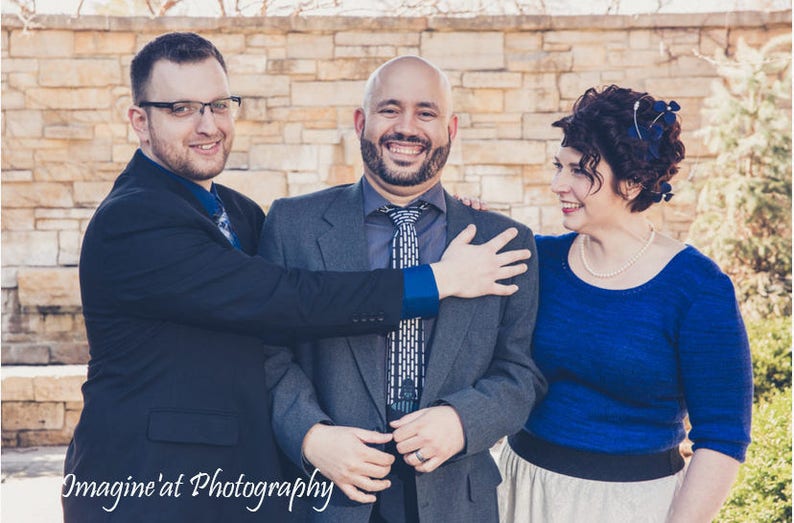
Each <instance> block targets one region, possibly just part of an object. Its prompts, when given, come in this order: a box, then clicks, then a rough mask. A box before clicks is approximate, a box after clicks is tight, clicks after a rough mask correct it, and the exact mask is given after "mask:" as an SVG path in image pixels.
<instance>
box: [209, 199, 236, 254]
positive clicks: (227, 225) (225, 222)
mask: <svg viewBox="0 0 794 523" xmlns="http://www.w3.org/2000/svg"><path fill="white" fill-rule="evenodd" d="M215 200H216V201H217V202H218V210H217V211H215V214H213V215H212V220H213V221H214V222H215V225H217V226H218V229H220V230H221V233H223V235H224V236H226V239H227V240H229V243H231V244H232V245H233V246H234V248H235V249H239V248H240V240H239V239H238V238H237V235H236V234H235V233H234V229H232V222H230V221H229V215H228V214H226V208H225V207H224V206H223V202H222V201H221V199H220V198H219V197H218V196H217V195H215Z"/></svg>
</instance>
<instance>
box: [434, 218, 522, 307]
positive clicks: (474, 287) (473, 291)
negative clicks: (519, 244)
mask: <svg viewBox="0 0 794 523" xmlns="http://www.w3.org/2000/svg"><path fill="white" fill-rule="evenodd" d="M476 232H477V228H476V227H475V226H474V225H469V226H468V227H466V228H465V229H463V231H461V233H460V234H458V235H457V236H456V237H455V239H454V240H452V241H451V242H450V244H449V245H448V246H447V250H446V251H444V254H443V255H442V256H441V261H439V262H436V263H433V264H431V265H430V267H431V268H432V269H433V276H435V278H436V286H437V287H438V297H439V298H440V299H443V298H446V297H448V296H457V297H459V298H476V297H478V296H485V295H486V294H495V295H496V296H510V295H511V294H513V293H514V292H516V291H517V290H518V286H517V285H504V284H500V283H497V282H498V281H500V280H507V279H509V278H512V277H513V276H518V275H519V274H521V273H523V272H526V270H527V266H526V264H524V263H519V264H515V265H511V264H513V263H515V262H517V261H520V260H526V259H527V258H529V257H530V255H531V253H530V252H529V250H528V249H519V250H515V251H505V252H502V253H499V250H501V249H502V248H503V247H504V246H505V245H507V244H508V243H509V242H510V240H512V239H513V238H515V237H516V235H517V234H518V230H516V229H515V227H510V228H509V229H505V230H504V231H502V232H501V233H499V234H497V235H496V236H494V237H493V238H491V239H490V240H489V241H488V242H486V243H483V244H482V245H471V244H470V242H471V240H472V239H473V238H474V235H475V233H476ZM497 253H498V254H497Z"/></svg>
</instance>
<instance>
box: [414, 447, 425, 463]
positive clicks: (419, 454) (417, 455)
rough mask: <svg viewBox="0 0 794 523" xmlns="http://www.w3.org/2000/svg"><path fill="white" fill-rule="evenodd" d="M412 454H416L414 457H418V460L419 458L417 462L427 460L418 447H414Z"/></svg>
mask: <svg viewBox="0 0 794 523" xmlns="http://www.w3.org/2000/svg"><path fill="white" fill-rule="evenodd" d="M414 456H416V459H418V460H419V463H424V462H425V461H427V459H428V458H426V457H424V456H422V451H421V450H419V449H416V450H415V451H414Z"/></svg>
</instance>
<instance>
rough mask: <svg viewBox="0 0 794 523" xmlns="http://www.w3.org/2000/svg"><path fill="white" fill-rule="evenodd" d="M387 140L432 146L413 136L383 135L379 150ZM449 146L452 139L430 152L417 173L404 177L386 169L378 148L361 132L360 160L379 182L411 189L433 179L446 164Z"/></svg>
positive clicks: (403, 173) (400, 173)
mask: <svg viewBox="0 0 794 523" xmlns="http://www.w3.org/2000/svg"><path fill="white" fill-rule="evenodd" d="M388 140H399V141H403V142H414V143H420V144H422V145H424V146H425V148H429V147H430V146H431V145H432V144H431V143H430V142H429V141H427V140H422V139H421V138H418V137H415V136H412V137H405V136H403V135H399V134H392V135H384V136H383V137H382V138H381V139H380V146H381V148H383V144H384V142H386V141H388ZM451 146H452V139H451V137H450V138H448V140H447V143H446V145H442V146H440V147H437V148H435V149H433V150H432V153H431V154H430V156H429V157H428V158H427V159H426V160H425V161H424V162H422V165H421V166H420V167H419V170H418V171H416V172H415V173H413V175H411V176H405V172H399V171H393V170H391V169H389V168H388V167H386V164H385V163H384V161H383V156H382V155H381V154H380V152H379V149H378V147H377V146H376V145H375V144H374V143H373V142H371V141H369V140H367V139H366V138H364V133H363V131H362V133H361V158H362V159H363V160H364V164H365V165H366V166H367V168H368V169H369V170H370V172H372V173H373V174H375V175H376V176H378V177H379V178H380V179H381V180H383V181H384V182H386V183H388V184H389V185H394V186H396V187H412V186H415V185H421V184H422V183H424V182H426V181H427V180H430V179H431V178H433V177H434V176H435V175H436V174H437V173H438V171H440V170H441V168H442V167H444V165H445V164H446V163H447V157H449V150H450V148H451Z"/></svg>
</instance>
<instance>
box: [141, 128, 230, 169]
mask: <svg viewBox="0 0 794 523" xmlns="http://www.w3.org/2000/svg"><path fill="white" fill-rule="evenodd" d="M149 132H150V133H151V135H152V139H151V141H150V147H151V149H152V153H153V154H154V155H155V156H156V157H157V158H159V159H160V161H162V162H164V164H165V165H163V167H165V168H166V169H168V170H169V171H171V172H173V173H174V174H176V175H178V176H181V177H182V178H185V179H188V180H191V181H193V182H203V181H207V180H212V179H213V178H215V177H216V176H218V175H219V174H220V173H222V172H223V169H224V167H225V166H226V160H228V158H229V151H227V150H226V142H225V137H224V138H222V139H221V147H223V148H224V149H223V164H222V166H221V168H220V169H218V170H217V171H216V170H215V169H212V170H210V171H198V170H196V169H195V168H194V165H192V162H191V161H190V158H189V156H188V155H187V154H185V153H184V152H183V151H180V149H179V147H177V146H175V145H174V144H171V143H169V142H167V141H165V140H162V139H160V137H159V136H158V134H157V132H156V131H155V130H154V129H152V128H151V127H149Z"/></svg>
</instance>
